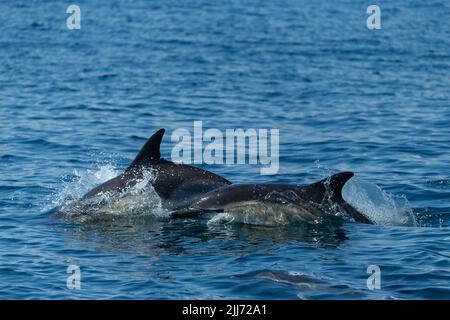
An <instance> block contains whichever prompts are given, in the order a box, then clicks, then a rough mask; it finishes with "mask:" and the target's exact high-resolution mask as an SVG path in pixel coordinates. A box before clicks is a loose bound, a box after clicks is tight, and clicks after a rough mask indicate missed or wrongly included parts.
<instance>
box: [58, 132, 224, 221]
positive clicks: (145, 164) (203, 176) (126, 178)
mask: <svg viewBox="0 0 450 320" xmlns="http://www.w3.org/2000/svg"><path fill="white" fill-rule="evenodd" d="M164 133H165V130H164V129H160V130H158V131H157V132H156V133H154V134H153V135H152V136H151V137H150V138H149V139H148V140H147V142H146V143H145V144H144V146H143V147H142V148H141V150H140V151H139V153H138V154H137V156H136V158H135V159H134V160H133V161H132V163H131V164H130V165H129V166H128V168H127V169H126V170H125V171H124V172H123V173H121V174H120V175H118V176H117V177H115V178H112V179H111V180H108V181H106V182H104V183H102V184H101V185H99V186H97V187H95V188H94V189H92V190H90V191H89V192H87V193H86V194H85V195H84V196H83V197H82V198H81V199H79V200H78V201H76V203H75V207H78V208H81V209H83V208H85V207H87V206H85V205H84V204H89V203H91V204H92V203H93V204H94V205H95V206H97V207H101V204H102V203H101V201H100V202H99V201H91V200H93V199H100V198H101V197H102V196H104V195H108V196H110V195H113V196H114V195H115V196H116V198H114V199H113V202H115V203H114V205H115V207H116V208H120V206H119V203H121V207H126V206H130V205H133V202H135V201H137V200H138V199H137V198H138V197H139V195H134V196H129V197H124V195H123V193H126V192H127V190H130V189H132V188H133V187H135V186H136V185H138V184H139V183H142V181H145V179H144V178H145V175H146V174H147V173H150V174H151V176H152V177H151V179H149V181H148V185H145V186H143V188H144V189H145V188H153V189H154V191H155V192H156V193H157V195H158V196H159V198H160V199H161V206H162V207H163V208H164V209H169V210H174V209H177V208H180V207H186V206H188V205H189V204H190V203H191V202H193V201H195V200H196V199H198V196H199V195H201V194H204V193H206V192H208V191H211V190H214V189H216V188H219V187H223V186H225V185H229V184H231V182H230V181H228V180H227V179H225V178H223V177H221V176H219V175H217V174H214V173H212V172H209V171H207V170H203V169H200V168H196V167H193V166H189V165H185V164H175V163H173V162H171V161H168V160H165V159H163V158H161V152H160V145H161V141H162V138H163V136H164ZM144 183H145V182H144ZM110 200H111V199H110V198H109V203H108V205H109V206H110V207H111V201H110ZM71 207H72V208H73V207H74V205H72V206H71ZM91 207H92V206H91ZM66 209H67V208H66ZM69 209H70V208H69ZM94 209H95V208H94ZM52 211H53V212H64V208H55V209H53V210H52ZM78 211H79V210H78Z"/></svg>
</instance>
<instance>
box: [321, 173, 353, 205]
mask: <svg viewBox="0 0 450 320" xmlns="http://www.w3.org/2000/svg"><path fill="white" fill-rule="evenodd" d="M353 176H354V174H353V172H340V173H337V174H334V175H332V176H331V177H328V178H326V179H324V180H322V181H321V182H322V183H323V184H325V185H326V186H327V187H328V190H330V191H331V192H332V193H333V194H332V195H331V199H333V200H335V201H337V202H339V203H340V202H345V201H344V198H342V189H343V188H344V185H345V183H346V182H347V181H348V180H350V179H351V178H352V177H353Z"/></svg>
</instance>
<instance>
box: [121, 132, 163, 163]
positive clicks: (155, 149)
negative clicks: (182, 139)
mask: <svg viewBox="0 0 450 320" xmlns="http://www.w3.org/2000/svg"><path fill="white" fill-rule="evenodd" d="M165 131H166V130H164V129H159V130H158V131H157V132H155V133H154V134H153V135H152V136H151V137H150V138H149V139H148V140H147V142H146V143H145V144H144V146H143V147H142V148H141V150H140V151H139V153H138V155H137V156H136V158H134V160H133V162H132V163H131V164H130V166H129V167H128V168H127V170H126V171H128V170H131V169H133V168H137V167H141V166H145V165H146V164H148V163H150V162H152V161H158V160H159V159H161V151H160V146H161V141H162V138H163V136H164V132H165Z"/></svg>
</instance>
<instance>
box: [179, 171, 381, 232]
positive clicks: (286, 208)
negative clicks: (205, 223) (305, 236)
mask: <svg viewBox="0 0 450 320" xmlns="http://www.w3.org/2000/svg"><path fill="white" fill-rule="evenodd" d="M352 176H353V173H352V172H342V173H338V174H335V175H332V176H330V177H328V178H327V179H324V180H321V181H319V182H316V183H313V184H309V185H288V184H233V185H229V186H225V187H221V188H219V189H216V190H213V191H211V192H209V193H207V194H205V195H203V196H201V198H200V200H198V201H197V202H195V203H194V204H192V205H191V206H190V207H189V209H187V210H179V211H174V212H172V213H171V217H172V218H180V217H194V216H202V215H208V213H218V212H226V213H229V214H232V215H233V217H235V218H236V219H237V220H238V221H241V222H244V223H248V222H255V221H256V223H266V222H268V223H278V224H280V223H281V224H287V223H290V222H293V221H298V222H308V221H309V222H311V221H318V220H319V219H321V218H322V217H326V216H329V217H330V216H339V215H340V214H341V215H342V214H343V215H346V216H349V217H351V218H353V219H354V220H355V221H357V222H362V223H368V224H372V221H370V220H369V219H368V218H367V217H365V216H364V215H362V214H361V213H359V212H358V211H357V210H356V209H354V208H353V207H352V206H351V205H350V204H348V203H347V202H345V200H344V199H343V198H342V188H343V187H344V184H345V183H346V182H347V181H348V180H349V179H350V178H351V177H352Z"/></svg>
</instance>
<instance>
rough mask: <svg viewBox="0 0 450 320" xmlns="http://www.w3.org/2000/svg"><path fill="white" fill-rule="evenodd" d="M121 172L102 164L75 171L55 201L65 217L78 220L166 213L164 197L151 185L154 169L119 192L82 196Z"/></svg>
mask: <svg viewBox="0 0 450 320" xmlns="http://www.w3.org/2000/svg"><path fill="white" fill-rule="evenodd" d="M119 173H120V171H119V170H117V169H115V168H114V167H113V166H112V165H111V164H107V165H101V166H99V167H98V168H97V170H85V171H79V170H75V171H74V174H73V176H71V178H70V179H67V180H64V181H63V187H62V189H61V191H59V192H58V193H57V194H55V195H54V196H53V200H52V203H53V205H54V206H58V207H60V212H61V213H62V214H63V215H64V217H66V218H71V219H74V220H76V221H79V222H86V221H92V220H96V221H97V220H111V219H116V218H129V217H136V216H140V217H141V216H153V217H163V216H164V217H165V216H167V212H166V211H165V210H163V209H162V206H161V199H160V198H159V196H158V194H157V193H156V191H155V190H154V188H153V186H152V182H153V180H154V177H155V175H154V172H153V171H151V170H147V171H144V172H143V174H142V177H141V178H139V179H137V180H136V181H135V182H134V183H133V184H130V185H129V186H128V187H126V188H125V189H124V190H122V191H120V192H117V191H110V192H104V193H101V194H99V195H97V196H95V197H91V198H87V199H81V198H82V197H83V195H84V194H85V193H86V192H88V191H89V190H90V189H92V188H94V187H96V186H98V185H100V184H101V183H104V182H106V181H108V180H110V179H112V178H114V177H116V176H117V175H118V174H119Z"/></svg>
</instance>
